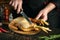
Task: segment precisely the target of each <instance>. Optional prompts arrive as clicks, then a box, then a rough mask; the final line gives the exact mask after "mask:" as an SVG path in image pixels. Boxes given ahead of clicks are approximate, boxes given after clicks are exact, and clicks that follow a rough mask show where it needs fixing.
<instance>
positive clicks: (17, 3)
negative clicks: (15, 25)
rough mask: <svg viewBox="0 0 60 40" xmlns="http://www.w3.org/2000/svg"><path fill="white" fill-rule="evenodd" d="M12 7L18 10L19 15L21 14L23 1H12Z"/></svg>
mask: <svg viewBox="0 0 60 40" xmlns="http://www.w3.org/2000/svg"><path fill="white" fill-rule="evenodd" d="M9 4H10V5H12V6H13V7H14V9H15V10H16V9H17V13H19V12H20V11H21V9H22V0H11V1H10V3H9Z"/></svg>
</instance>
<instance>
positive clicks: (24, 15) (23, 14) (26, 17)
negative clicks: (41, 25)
mask: <svg viewBox="0 0 60 40" xmlns="http://www.w3.org/2000/svg"><path fill="white" fill-rule="evenodd" d="M20 14H21V15H22V16H23V17H24V18H25V19H26V20H27V21H28V22H29V23H30V24H32V21H31V20H30V19H29V17H28V16H27V15H26V14H25V13H24V12H23V11H21V12H20Z"/></svg>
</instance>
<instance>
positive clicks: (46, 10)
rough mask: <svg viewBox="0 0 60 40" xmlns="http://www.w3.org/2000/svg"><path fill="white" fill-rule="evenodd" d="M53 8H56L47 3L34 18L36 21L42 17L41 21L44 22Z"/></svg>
mask: <svg viewBox="0 0 60 40" xmlns="http://www.w3.org/2000/svg"><path fill="white" fill-rule="evenodd" d="M55 7H56V6H55V5H54V4H53V3H49V4H48V5H47V6H46V7H45V8H44V9H43V10H41V11H40V12H39V14H38V15H37V16H36V19H39V18H40V17H42V19H43V20H44V21H46V20H47V19H48V18H47V15H48V13H49V12H50V11H52V10H53V9H54V8H55Z"/></svg>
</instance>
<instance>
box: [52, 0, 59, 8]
mask: <svg viewBox="0 0 60 40" xmlns="http://www.w3.org/2000/svg"><path fill="white" fill-rule="evenodd" d="M51 2H52V3H53V4H55V6H56V7H57V8H60V0H51Z"/></svg>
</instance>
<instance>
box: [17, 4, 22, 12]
mask: <svg viewBox="0 0 60 40" xmlns="http://www.w3.org/2000/svg"><path fill="white" fill-rule="evenodd" d="M21 9H22V4H21V3H19V5H18V9H17V13H19V12H20V10H21Z"/></svg>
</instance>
